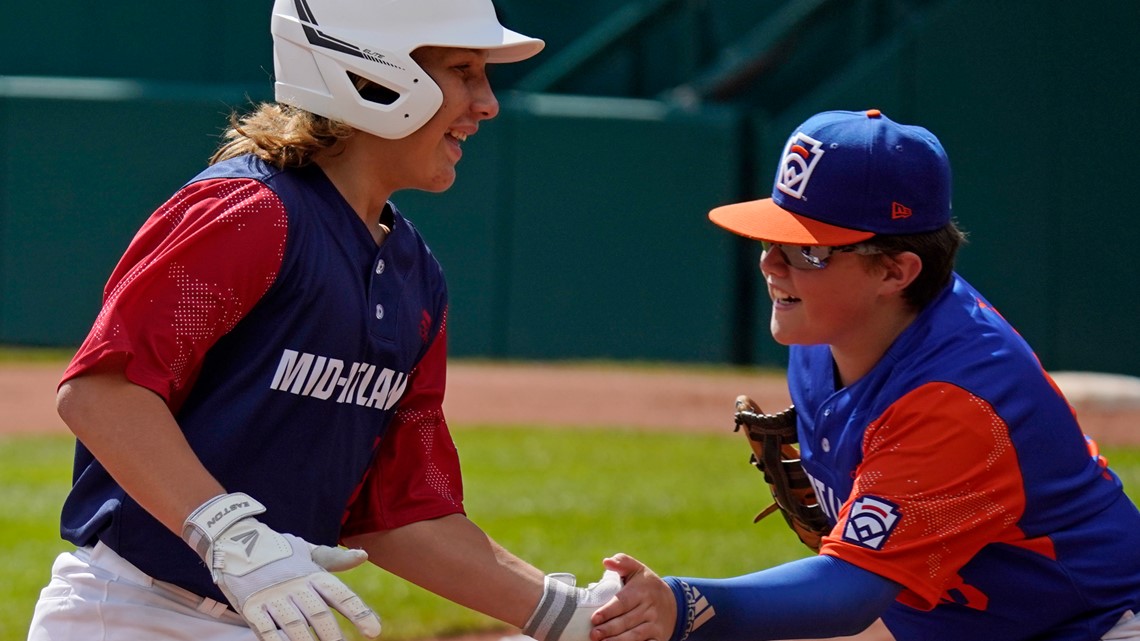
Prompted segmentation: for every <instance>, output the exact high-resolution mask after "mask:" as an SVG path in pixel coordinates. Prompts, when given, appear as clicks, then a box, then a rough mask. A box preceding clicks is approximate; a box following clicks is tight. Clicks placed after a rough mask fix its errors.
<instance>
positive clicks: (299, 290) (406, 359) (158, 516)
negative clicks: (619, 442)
mask: <svg viewBox="0 0 1140 641" xmlns="http://www.w3.org/2000/svg"><path fill="white" fill-rule="evenodd" d="M272 35H273V43H274V68H275V73H276V101H275V102H273V103H267V104H264V105H260V106H259V107H258V108H256V109H255V110H254V111H252V112H251V113H249V114H247V115H245V116H243V117H242V118H241V119H240V120H235V121H234V123H233V126H232V128H231V129H230V130H229V131H228V132H227V135H226V141H225V143H224V144H223V146H222V147H221V149H220V150H219V151H218V152H217V154H216V155H215V157H214V158H213V160H212V162H211V166H210V167H209V168H208V169H206V170H205V171H204V172H202V173H201V174H200V175H198V176H197V177H195V178H193V179H192V180H190V181H189V182H188V183H187V184H186V185H185V186H184V187H182V188H181V189H179V190H178V192H177V193H175V194H174V195H173V196H172V197H171V198H170V199H169V200H168V201H167V202H166V203H165V204H163V205H162V206H161V207H159V208H158V210H157V211H156V212H154V214H153V215H152V216H151V217H150V218H149V219H148V220H147V221H146V223H145V224H144V225H143V226H142V228H141V229H140V230H139V232H138V233H137V235H136V236H135V238H134V239H133V240H132V241H131V243H130V246H129V247H128V248H127V250H126V252H125V254H124V255H123V257H122V259H121V260H120V262H119V263H118V265H117V266H116V267H115V269H114V272H113V273H112V274H111V277H110V279H109V281H108V283H107V286H106V289H105V291H104V300H103V306H102V309H101V311H100V312H99V314H98V317H97V318H96V320H95V323H94V326H93V327H92V329H91V331H90V333H89V335H88V337H87V339H86V341H85V342H84V343H83V345H82V346H81V347H80V349H79V350H78V353H77V354H76V355H75V357H74V359H73V360H72V362H71V364H70V366H69V367H68V368H67V370H66V372H65V374H64V376H63V380H62V382H61V384H60V388H59V394H58V406H59V412H60V415H61V416H62V417H63V419H64V421H65V422H66V423H67V425H68V426H69V427H70V428H71V430H72V431H73V432H74V433H75V435H76V436H77V437H78V443H77V447H76V453H75V464H74V485H73V488H72V490H71V492H70V494H69V495H68V497H67V500H66V502H65V504H64V506H63V512H62V524H61V531H62V535H63V537H64V538H65V539H66V540H68V541H70V542H72V543H74V544H75V546H76V549H75V551H73V552H67V553H64V554H62V555H60V556H59V558H58V559H57V560H56V562H55V565H54V566H53V568H52V578H51V581H50V584H49V585H48V586H47V587H46V588H45V589H44V590H43V592H42V593H41V597H40V600H39V602H38V603H37V605H36V609H35V613H34V615H33V619H32V622H31V630H30V633H29V639H31V640H33V641H47V640H49V639H50V640H54V641H58V640H60V639H68V640H78V639H104V638H106V639H124V640H130V639H138V640H140V641H142V640H151V639H187V640H190V639H193V640H198V641H200V640H203V639H211V640H222V639H226V640H228V639H234V640H237V639H246V640H252V639H254V638H260V639H264V640H267V641H269V640H284V639H289V640H291V641H300V640H304V639H313V638H317V639H320V640H321V641H332V640H334V639H341V638H343V637H342V634H341V627H340V624H339V623H338V621H337V617H336V616H335V615H334V614H333V612H334V611H338V612H339V613H340V614H341V615H343V617H345V618H346V619H347V621H348V622H350V623H351V624H352V625H354V626H355V627H356V628H357V629H358V630H359V632H360V633H361V634H362V635H364V636H366V637H370V638H371V637H376V636H377V635H378V634H379V633H380V628H381V626H380V619H379V617H378V616H377V615H376V614H375V613H374V612H373V610H372V609H371V607H370V606H369V605H367V604H365V603H363V602H362V600H361V599H360V598H359V597H358V596H357V595H356V594H354V593H353V591H352V590H351V589H349V588H348V587H347V586H346V585H345V584H344V583H342V582H341V581H340V580H338V579H337V578H335V577H334V575H333V574H332V572H335V571H338V570H344V569H348V568H351V567H354V566H357V565H359V564H361V563H363V562H364V561H365V560H366V559H367V560H370V561H372V562H373V563H375V564H376V565H378V566H380V567H383V568H385V569H386V570H388V571H390V572H392V573H394V574H396V575H398V576H401V577H403V578H405V579H407V580H409V581H411V582H414V583H416V584H418V585H420V586H422V587H424V588H426V589H428V590H431V591H433V592H435V593H437V594H439V595H441V596H443V597H445V598H447V599H450V600H452V601H455V602H457V603H460V604H462V605H465V606H467V607H470V608H473V609H475V610H478V611H480V612H483V613H485V614H487V615H490V616H492V617H495V618H498V619H500V620H502V621H504V622H507V623H510V624H513V625H516V626H519V627H520V628H522V629H523V630H524V631H525V632H526V633H527V634H529V635H531V636H533V637H535V638H537V639H539V640H540V641H560V640H562V641H585V639H586V638H587V632H588V630H589V623H588V617H589V615H590V613H592V612H593V610H594V609H595V608H596V607H597V606H598V605H600V604H601V603H603V602H604V601H605V600H607V599H608V596H607V595H609V594H612V593H613V591H614V590H615V589H616V586H617V580H616V575H613V574H612V573H611V574H610V575H609V577H608V578H605V580H603V581H600V582H598V583H596V584H591V586H589V587H586V588H580V587H575V586H574V581H573V579H572V577H568V576H567V575H559V574H553V575H545V574H544V573H543V572H542V571H540V570H538V569H537V568H535V567H533V566H532V565H530V564H528V563H526V562H524V561H522V560H521V559H518V558H517V557H515V556H513V555H512V554H510V553H509V552H508V551H506V550H505V549H503V548H502V547H500V546H499V545H497V544H496V543H495V542H494V541H493V540H491V539H490V538H489V537H488V536H487V535H486V534H485V533H484V532H483V531H482V530H481V529H480V528H479V527H477V526H476V525H475V524H474V523H473V522H472V521H470V520H468V519H467V517H466V516H465V514H464V510H463V488H462V483H461V478H460V468H459V462H458V457H457V454H456V450H455V446H454V444H453V442H452V439H451V436H450V435H449V433H448V429H447V425H446V423H445V421H444V416H443V413H442V409H441V408H442V401H443V394H444V382H445V367H446V352H447V347H446V334H447V300H448V298H447V287H446V283H445V281H444V276H443V273H442V271H441V269H440V265H439V264H438V263H437V262H436V260H435V258H434V257H433V256H432V254H431V252H430V251H429V249H428V247H427V245H426V244H425V243H424V240H423V239H422V238H421V236H420V234H419V233H418V232H417V231H416V228H415V227H414V226H413V225H412V223H411V222H410V221H409V220H408V219H407V218H405V217H404V215H403V214H402V213H401V212H400V211H399V210H398V209H397V208H396V206H395V205H394V204H393V203H392V202H391V200H390V198H391V196H392V194H393V193H394V192H396V191H399V190H402V189H420V190H426V191H431V192H438V191H443V190H445V189H447V188H449V187H450V186H451V184H452V183H453V182H454V180H455V171H456V165H457V163H458V162H459V160H460V158H461V156H462V154H463V142H464V141H465V140H466V139H467V138H468V137H469V136H472V135H474V134H476V132H477V131H478V129H479V127H480V125H481V124H482V123H483V122H484V121H486V120H488V119H491V118H493V117H495V115H496V114H497V113H498V109H499V106H498V102H497V101H496V98H495V95H494V93H493V91H492V90H491V87H490V84H489V82H488V79H487V65H489V64H494V63H509V62H515V61H519V60H524V59H526V58H529V57H531V56H533V55H535V54H536V53H538V51H539V50H540V49H542V47H543V42H542V41H541V40H536V39H534V38H530V37H527V36H524V35H521V34H519V33H516V32H514V31H511V30H509V29H506V28H504V27H503V26H502V25H501V24H500V23H499V21H498V19H497V18H496V15H495V10H494V7H493V6H492V4H491V1H490V0H434V1H433V2H423V1H422V0H386V1H377V0H335V1H334V0H278V1H277V2H276V4H275V5H274V7H273V12H272ZM341 545H343V546H344V547H341Z"/></svg>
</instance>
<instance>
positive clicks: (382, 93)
mask: <svg viewBox="0 0 1140 641" xmlns="http://www.w3.org/2000/svg"><path fill="white" fill-rule="evenodd" d="M345 73H347V74H348V79H349V80H350V81H351V82H352V86H353V87H355V88H356V92H357V93H358V94H360V97H361V98H363V99H365V100H367V101H368V102H374V103H376V104H378V105H391V104H393V103H395V102H396V101H397V100H399V99H400V94H399V93H397V92H395V91H392V90H391V89H389V88H387V87H385V86H384V85H382V84H380V83H378V82H373V81H371V80H369V79H368V78H364V77H362V76H358V75H356V74H354V73H352V72H351V71H346V72H345Z"/></svg>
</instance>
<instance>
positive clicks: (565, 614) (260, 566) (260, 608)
mask: <svg viewBox="0 0 1140 641" xmlns="http://www.w3.org/2000/svg"><path fill="white" fill-rule="evenodd" d="M264 511H265V507H264V506H263V505H262V504H261V503H259V502H258V501H257V500H256V499H254V498H252V497H250V496H248V495H246V494H241V493H235V494H226V495H222V496H218V497H215V498H213V499H211V500H210V501H208V502H206V503H205V504H203V505H202V506H201V507H199V508H198V509H197V510H195V511H194V513H193V514H191V515H190V516H189V518H187V519H186V523H185V524H184V527H183V533H182V538H183V539H184V540H185V541H186V543H187V544H188V545H190V547H191V548H193V549H194V550H195V551H196V552H197V553H198V555H199V556H200V557H202V560H203V561H205V563H206V566H207V568H209V569H210V572H211V574H212V576H213V579H214V583H216V584H217V585H218V587H219V588H221V590H222V592H223V593H224V594H225V595H226V598H227V599H229V602H230V604H231V605H232V606H233V608H234V610H235V611H236V612H237V613H238V614H240V615H241V616H242V617H243V618H244V619H245V620H246V622H247V623H248V624H249V626H250V627H251V628H252V629H253V630H254V632H256V633H257V636H258V638H259V639H261V640H262V641H313V636H312V633H311V632H310V630H311V631H313V632H316V634H317V638H318V639H319V641H343V639H344V636H343V635H342V634H341V631H340V627H339V625H338V624H337V622H336V618H335V617H334V616H333V613H332V609H335V610H337V611H338V612H340V613H341V614H342V615H344V617H345V618H347V619H348V620H349V621H351V622H352V623H353V624H354V625H355V626H356V628H357V630H358V631H359V632H360V634H362V635H364V636H365V637H367V638H370V639H373V638H376V637H378V636H379V635H380V618H379V617H378V616H377V615H376V613H374V612H373V611H372V610H371V609H370V608H369V607H368V606H367V605H365V604H364V602H363V601H362V600H361V599H360V597H358V596H357V595H356V594H355V593H354V592H353V591H352V590H350V589H349V588H348V587H347V586H346V585H344V583H342V582H341V581H340V580H339V579H337V578H336V577H334V576H333V575H332V574H330V572H337V571H343V570H348V569H351V568H353V567H356V566H358V565H360V564H361V563H364V561H366V560H367V559H368V554H367V553H366V552H364V551H363V550H347V549H343V548H335V547H329V546H324V545H313V544H311V543H308V542H307V541H305V540H303V539H301V538H299V537H296V536H293V535H292V534H281V533H278V532H276V531H274V530H272V529H271V528H269V527H268V526H267V525H265V524H264V523H261V522H260V521H258V520H257V519H255V518H253V517H254V516H255V515H258V514H261V513H262V512H264ZM621 587H622V581H621V578H620V577H619V575H618V574H617V573H616V572H613V571H606V572H605V574H603V575H602V578H601V580H600V581H598V582H597V583H591V584H590V585H589V586H587V587H585V588H579V587H575V578H574V576H573V575H571V574H550V575H547V576H546V578H545V581H544V585H543V594H542V598H541V600H540V601H539V603H538V606H537V607H536V608H535V610H534V612H533V614H532V615H531V617H530V620H529V621H527V623H526V625H525V626H524V627H523V633H525V634H526V635H528V636H531V637H533V638H535V639H537V640H538V641H589V635H590V630H591V628H592V626H591V624H590V617H591V615H593V613H594V611H595V610H597V609H598V608H599V607H601V606H602V605H604V604H606V603H607V602H608V601H609V600H610V599H611V598H613V596H614V595H615V594H617V592H618V590H620V589H621ZM330 606H331V609H330Z"/></svg>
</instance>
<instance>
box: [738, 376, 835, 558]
mask: <svg viewBox="0 0 1140 641" xmlns="http://www.w3.org/2000/svg"><path fill="white" fill-rule="evenodd" d="M741 427H743V428H744V433H745V434H746V435H747V436H748V444H749V445H751V446H752V460H751V463H752V464H753V465H754V466H756V469H758V470H760V472H762V473H763V474H764V481H766V482H767V483H768V488H769V490H771V492H772V498H773V499H775V500H776V502H775V503H773V504H772V505H770V506H768V507H767V508H766V509H765V510H764V511H762V512H760V514H757V515H756V518H755V519H754V521H753V522H757V521H759V520H760V519H762V518H764V517H766V516H768V515H769V514H771V513H772V512H775V511H776V510H779V511H780V513H781V514H783V515H784V520H785V521H787V522H788V525H789V526H790V527H791V528H792V531H794V532H795V533H796V535H797V536H799V537H800V541H803V544H804V545H806V546H808V547H809V548H811V549H812V551H814V552H819V546H820V541H821V539H823V537H824V535H826V534H827V533H828V532H830V531H831V526H830V525H828V522H827V517H826V516H825V515H824V513H823V509H822V508H820V506H819V501H818V500H817V499H816V496H815V490H814V489H812V486H811V481H810V480H809V479H808V476H807V472H805V471H804V468H803V466H802V465H801V464H800V452H799V450H798V449H797V448H796V446H795V444H796V443H798V442H799V438H798V437H797V435H796V408H795V407H794V406H793V407H789V408H788V409H786V410H784V411H783V412H780V413H779V414H764V413H763V412H761V411H760V408H759V407H758V406H757V405H756V403H754V402H753V401H752V399H750V398H748V397H747V396H743V395H742V396H738V397H736V429H735V430H734V431H739V430H740V428H741Z"/></svg>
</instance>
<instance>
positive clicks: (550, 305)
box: [0, 0, 1140, 375]
mask: <svg viewBox="0 0 1140 641" xmlns="http://www.w3.org/2000/svg"><path fill="white" fill-rule="evenodd" d="M425 1H427V0H425ZM9 5H10V6H8V9H7V10H6V14H7V15H8V19H6V20H4V21H3V22H2V23H0V129H2V135H0V343H3V344H7V345H28V346H73V345H77V344H78V343H79V342H81V341H82V339H83V337H84V336H85V334H86V331H87V329H88V328H89V327H90V325H91V322H92V320H93V318H94V316H95V313H96V312H97V310H98V307H99V302H100V295H101V290H102V286H103V284H104V283H105V281H106V278H107V276H108V275H109V273H110V271H111V268H112V267H113V266H114V263H115V261H116V260H117V259H118V257H119V256H120V254H121V253H122V251H123V250H124V249H125V247H126V246H127V243H128V242H129V240H130V238H131V236H132V235H133V234H134V232H135V231H136V230H137V229H138V227H139V225H140V224H141V223H142V222H143V220H145V218H146V217H147V216H148V215H149V214H150V213H151V211H153V210H154V209H155V208H156V207H157V206H158V205H159V204H161V203H162V201H164V200H165V199H166V198H167V197H168V196H170V195H171V194H172V193H173V192H174V191H175V190H177V189H178V188H179V187H180V186H181V185H182V184H183V183H184V182H185V181H187V180H188V179H190V178H191V177H193V176H194V175H195V174H196V173H197V172H198V171H199V170H200V169H201V168H202V167H204V166H205V163H206V160H207V158H208V157H209V156H210V154H211V152H212V151H213V149H214V147H215V146H216V145H217V142H218V135H219V134H220V133H221V131H222V130H223V128H224V127H225V125H226V121H227V118H228V116H229V114H230V113H231V112H232V111H234V110H238V111H243V110H245V109H246V108H248V107H249V106H250V105H251V104H252V103H254V102H257V101H261V100H269V99H271V98H272V66H273V65H272V51H271V46H272V45H271V40H270V36H269V10H270V8H271V6H272V2H270V1H269V0H243V1H242V2H229V1H227V2H223V1H221V0H198V1H197V2H172V1H170V0H152V1H151V2H146V3H93V2H89V1H86V0H61V1H60V2H54V3H50V4H48V5H44V4H42V3H40V4H35V3H9ZM496 5H497V6H498V9H499V12H500V15H501V18H502V20H503V22H504V23H505V24H507V25H508V26H510V27H512V28H514V29H516V30H518V31H521V32H523V33H526V34H528V35H533V36H537V37H541V38H543V39H545V40H546V41H547V43H548V46H547V49H546V50H545V51H544V52H543V53H542V54H541V55H539V56H538V57H536V58H534V59H532V60H529V61H526V62H524V63H519V64H515V65H506V66H502V67H499V68H495V69H494V70H493V72H492V73H493V74H494V76H493V82H494V83H495V86H496V88H497V90H498V94H499V98H500V100H501V102H502V105H503V111H502V114H501V116H500V117H499V118H498V119H497V120H495V121H492V122H491V123H489V124H488V125H486V126H485V127H484V128H483V129H481V130H480V132H479V134H478V135H477V136H475V137H474V138H472V139H471V140H470V141H468V143H467V144H466V149H465V155H464V159H463V161H462V163H461V165H460V170H459V180H458V182H457V183H456V185H455V186H454V187H453V188H452V189H451V190H450V191H448V192H447V193H444V194H440V195H436V194H424V193H415V192H407V193H398V194H396V196H395V198H394V200H395V201H396V203H397V205H398V206H400V208H401V210H402V211H404V212H405V214H407V215H408V216H409V217H410V218H411V219H412V220H413V221H414V222H415V224H416V225H417V226H418V227H419V228H420V229H421V230H422V231H423V232H424V234H425V236H426V237H427V239H428V242H429V244H430V245H431V246H432V248H433V250H434V251H435V253H436V254H437V255H438V257H439V259H440V261H441V263H442V264H443V266H444V268H445V270H446V271H447V273H448V277H449V282H450V285H451V292H452V308H451V314H450V316H449V334H450V336H451V339H450V340H451V348H450V351H451V352H452V354H454V355H457V356H465V357H479V358H492V359H517V360H563V359H590V360H594V359H598V360H618V361H660V362H678V363H713V364H740V365H773V366H777V367H778V366H781V365H782V364H783V359H784V355H785V349H784V348H782V347H780V346H779V345H776V344H775V343H773V342H772V340H771V338H770V337H769V335H768V330H767V318H768V312H769V307H768V301H767V297H766V295H765V294H764V292H763V290H762V288H761V286H760V285H761V283H760V279H759V278H758V272H757V268H756V263H757V261H758V258H759V248H758V247H757V246H756V244H755V243H750V242H746V241H743V240H742V239H738V238H737V237H735V236H733V235H731V234H729V233H727V232H724V231H722V230H720V229H719V228H717V227H715V226H714V225H712V224H711V223H709V222H708V220H707V218H706V214H707V212H708V210H709V209H711V208H712V207H715V206H717V205H720V204H724V203H727V202H733V201H739V200H742V199H751V198H760V197H766V196H767V195H768V194H769V193H770V190H771V183H772V176H773V172H774V171H775V162H776V159H777V156H778V154H779V152H780V149H781V148H782V146H783V143H784V141H785V139H786V137H787V136H788V134H789V133H791V129H792V128H793V127H795V126H796V125H797V124H799V123H800V122H801V121H803V120H804V119H805V118H806V117H808V116H809V115H811V114H813V113H815V112H817V111H822V110H825V109H867V108H872V107H873V108H878V109H881V110H883V112H884V113H886V114H887V115H888V116H890V117H891V118H892V119H894V120H897V121H900V122H905V123H912V124H921V125H923V126H925V127H927V128H928V129H930V130H931V131H933V132H934V133H935V134H936V135H937V136H938V137H939V138H940V139H941V140H942V142H943V144H944V146H945V147H946V149H947V151H948V153H949V155H950V158H951V162H952V163H953V167H954V173H955V190H954V211H955V215H956V217H957V219H958V221H959V223H960V225H961V226H962V227H963V228H964V229H965V230H967V231H968V232H969V233H970V234H971V241H970V244H969V245H968V246H967V247H966V248H965V249H964V251H963V253H962V255H961V259H960V263H959V271H960V272H961V273H962V274H963V275H965V276H966V277H967V278H968V279H969V280H970V281H971V282H973V283H974V284H975V285H976V286H978V287H979V288H980V289H981V290H982V291H983V292H984V293H985V294H986V295H987V297H988V298H989V299H990V300H991V302H993V303H994V304H995V305H996V306H997V307H998V309H999V310H1001V312H1002V313H1003V314H1004V315H1005V316H1006V317H1007V318H1008V319H1009V320H1010V321H1011V322H1012V323H1013V325H1014V326H1015V327H1017V328H1018V330H1019V331H1020V332H1021V333H1022V334H1023V335H1024V336H1025V337H1026V338H1027V339H1028V340H1029V341H1030V343H1031V344H1032V345H1033V346H1034V347H1035V348H1036V349H1037V352H1038V354H1039V356H1040V357H1041V360H1042V362H1043V364H1044V365H1045V367H1046V368H1047V369H1050V370H1060V369H1065V370H1090V371H1102V372H1112V373H1121V374H1130V375H1140V338H1138V336H1137V330H1136V326H1137V325H1138V321H1140V286H1138V284H1137V275H1140V269H1137V267H1136V266H1135V260H1136V259H1135V253H1136V250H1137V248H1138V247H1140V208H1138V207H1137V204H1136V198H1137V194H1136V193H1134V191H1133V187H1134V185H1135V183H1133V182H1132V181H1133V180H1136V176H1137V174H1138V173H1140V171H1138V170H1140V154H1137V153H1136V150H1135V146H1136V144H1137V129H1138V126H1137V124H1138V123H1137V114H1138V112H1140V110H1138V107H1140V104H1138V102H1140V100H1138V97H1140V88H1138V87H1140V82H1138V81H1140V72H1138V71H1137V69H1138V64H1137V63H1138V62H1140V38H1138V37H1137V34H1140V2H1137V1H1136V0H1088V1H1086V2H1080V3H1074V2H1070V1H1064V2H1062V1H1060V0H1032V1H1030V0H1011V1H1004V2H996V1H994V0H988V1H983V0H909V1H908V0H895V1H887V0H781V1H778V0H638V1H627V2H622V1H618V0H574V1H571V0H497V2H496Z"/></svg>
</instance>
